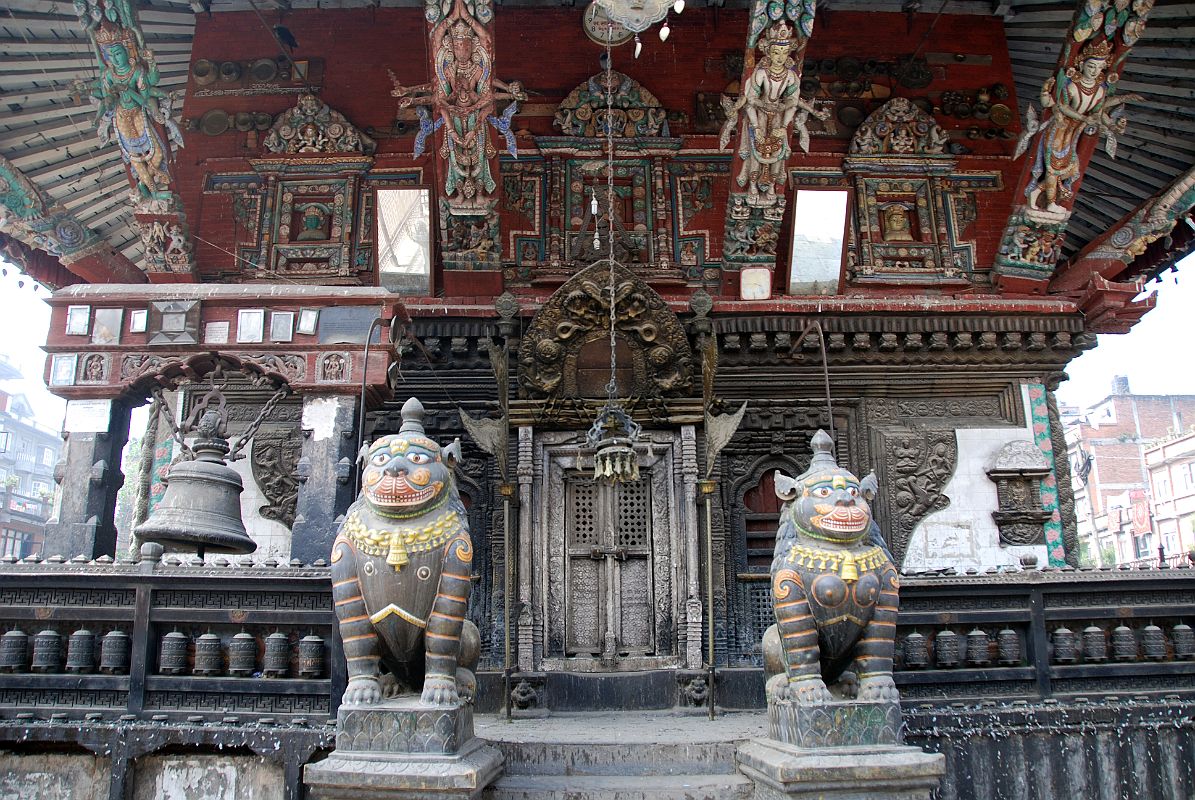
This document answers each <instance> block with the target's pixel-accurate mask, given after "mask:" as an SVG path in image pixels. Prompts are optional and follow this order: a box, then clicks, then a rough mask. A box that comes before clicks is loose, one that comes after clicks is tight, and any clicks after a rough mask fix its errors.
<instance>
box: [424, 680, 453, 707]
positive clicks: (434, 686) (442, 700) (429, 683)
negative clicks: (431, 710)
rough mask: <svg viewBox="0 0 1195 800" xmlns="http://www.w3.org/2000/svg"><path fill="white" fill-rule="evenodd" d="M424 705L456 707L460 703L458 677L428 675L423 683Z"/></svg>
mask: <svg viewBox="0 0 1195 800" xmlns="http://www.w3.org/2000/svg"><path fill="white" fill-rule="evenodd" d="M421 700H422V702H423V704H424V705H427V706H454V705H457V704H458V703H460V701H461V697H460V693H459V692H457V689H456V677H455V676H453V677H449V676H447V675H428V676H427V677H426V678H425V679H424V681H423V697H422V698H421Z"/></svg>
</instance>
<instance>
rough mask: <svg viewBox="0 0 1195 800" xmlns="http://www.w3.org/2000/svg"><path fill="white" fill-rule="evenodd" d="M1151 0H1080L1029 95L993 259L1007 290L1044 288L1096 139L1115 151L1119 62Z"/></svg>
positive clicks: (1121, 120)
mask: <svg viewBox="0 0 1195 800" xmlns="http://www.w3.org/2000/svg"><path fill="white" fill-rule="evenodd" d="M1152 5H1153V4H1152V3H1127V2H1123V0H1079V2H1078V3H1077V4H1076V10H1075V14H1074V17H1073V18H1072V20H1071V25H1070V28H1069V29H1068V30H1067V34H1066V41H1065V43H1064V44H1063V47H1062V52H1061V54H1060V55H1059V58H1058V66H1057V68H1056V70H1055V71H1054V74H1053V75H1052V76H1051V77H1050V78H1049V79H1047V80H1046V82H1045V84H1043V86H1042V90H1041V95H1040V98H1039V102H1040V103H1041V111H1040V113H1039V112H1038V110H1037V109H1036V108H1035V107H1034V105H1033V104H1032V103H1030V105H1029V108H1028V111H1027V113H1026V122H1025V130H1024V133H1023V134H1022V136H1021V141H1020V142H1019V143H1018V144H1017V155H1020V154H1021V153H1023V152H1026V151H1028V153H1029V158H1028V159H1027V160H1026V163H1025V166H1024V169H1023V172H1022V174H1021V179H1020V181H1019V182H1018V184H1017V190H1016V192H1015V193H1014V195H1013V197H1014V198H1016V200H1017V205H1015V206H1014V207H1013V210H1012V214H1011V215H1010V216H1009V218H1008V224H1007V225H1006V227H1005V229H1004V238H1003V240H1002V241H1001V244H1000V250H999V253H998V254H997V256H996V262H995V265H994V278H995V282H996V285H997V286H999V287H1000V288H1001V289H1003V290H1005V291H1012V292H1028V293H1034V294H1040V293H1043V292H1045V291H1046V290H1047V287H1048V285H1049V281H1050V277H1051V275H1052V274H1053V272H1054V266H1055V264H1056V263H1057V262H1058V258H1059V256H1060V255H1061V253H1062V244H1063V241H1064V239H1065V235H1066V226H1067V223H1068V222H1069V221H1070V216H1071V211H1072V209H1073V208H1074V204H1075V197H1076V195H1077V194H1078V191H1079V184H1080V182H1081V181H1082V178H1083V173H1084V171H1085V170H1086V169H1087V164H1088V162H1089V161H1090V160H1091V154H1092V153H1093V152H1094V150H1095V147H1096V144H1097V143H1098V140H1099V139H1100V138H1101V137H1102V138H1103V139H1104V143H1105V144H1104V147H1105V150H1106V152H1107V153H1108V155H1109V156H1111V157H1114V156H1115V155H1116V136H1117V134H1120V133H1123V132H1124V130H1125V127H1126V126H1127V124H1128V117H1127V116H1126V115H1125V111H1126V106H1127V104H1128V103H1130V102H1132V101H1135V100H1139V99H1140V97H1139V96H1138V95H1135V94H1124V93H1117V91H1116V84H1117V81H1118V80H1119V79H1120V71H1121V67H1122V66H1123V65H1124V61H1125V59H1126V58H1127V57H1128V55H1129V50H1130V49H1131V48H1132V46H1133V45H1134V44H1135V43H1136V42H1137V40H1138V39H1139V38H1140V37H1141V34H1142V32H1143V31H1144V29H1145V20H1146V15H1147V14H1148V13H1149V9H1150V7H1151V6H1152Z"/></svg>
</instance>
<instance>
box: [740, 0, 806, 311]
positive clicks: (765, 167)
mask: <svg viewBox="0 0 1195 800" xmlns="http://www.w3.org/2000/svg"><path fill="white" fill-rule="evenodd" d="M816 10H817V2H816V0H800V1H799V2H788V3H784V2H778V0H755V2H754V3H753V5H752V8H751V16H750V19H749V23H748V25H749V29H748V32H747V49H746V54H745V56H744V59H743V76H742V80H741V82H740V85H741V86H742V87H743V90H742V93H741V94H740V95H739V97H738V98H737V100H732V99H731V98H729V97H723V98H722V105H723V107H724V108H725V109H726V117H727V119H726V125H725V126H724V127H723V129H722V138H721V141H720V145H721V146H722V147H726V146H727V144H729V143H730V141H731V139H732V138H733V139H734V141H735V153H734V165H733V167H732V169H731V178H732V181H733V183H732V184H731V192H730V197H729V199H728V201H727V203H726V236H725V238H724V240H723V241H724V243H723V251H722V252H723V254H722V263H723V269H725V270H726V271H727V272H728V273H738V283H739V293H740V295H741V296H742V297H743V298H744V299H750V300H766V299H767V298H768V297H770V296H771V294H772V284H773V282H774V281H773V277H774V273H775V271H776V251H777V246H778V245H779V241H780V226H781V221H782V220H783V219H784V207H785V203H786V189H787V186H788V163H789V160H790V158H791V156H792V153H793V142H792V137H793V135H794V134H795V135H796V137H797V145H798V146H799V147H800V148H801V149H802V150H805V151H808V149H809V132H808V130H807V129H806V127H805V125H806V121H807V120H808V118H809V115H810V114H814V115H815V116H818V117H821V116H822V115H823V113H825V112H822V111H821V110H819V109H816V108H815V107H814V105H813V104H812V103H811V102H808V101H805V100H802V99H801V69H802V66H803V63H804V60H805V47H806V46H807V45H808V44H809V37H810V35H812V33H813V17H814V12H815V11H816ZM736 129H737V130H736Z"/></svg>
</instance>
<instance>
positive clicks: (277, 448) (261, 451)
mask: <svg viewBox="0 0 1195 800" xmlns="http://www.w3.org/2000/svg"><path fill="white" fill-rule="evenodd" d="M295 433H296V432H295V431H294V430H291V429H287V428H262V429H260V430H259V431H258V432H257V434H256V435H255V436H254V437H253V450H252V457H251V460H250V463H251V464H252V467H253V480H255V481H256V482H257V485H258V487H259V488H260V489H261V492H262V494H264V495H265V496H266V499H267V500H269V503H267V504H266V505H263V506H261V507H260V508H258V513H260V514H261V516H262V517H264V518H265V519H272V520H275V521H277V522H281V523H282V524H283V525H285V526H286V527H288V528H289V527H291V526H292V525H294V523H295V505H296V503H297V502H298V499H299V481H298V478H297V477H296V467H297V466H298V463H299V456H300V454H301V452H302V449H303V440H302V438H300V437H299V436H296V435H295Z"/></svg>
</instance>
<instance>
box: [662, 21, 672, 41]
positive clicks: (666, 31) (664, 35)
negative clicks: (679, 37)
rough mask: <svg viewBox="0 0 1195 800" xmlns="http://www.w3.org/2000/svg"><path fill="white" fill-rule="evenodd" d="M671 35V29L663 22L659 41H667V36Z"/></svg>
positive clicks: (666, 22)
mask: <svg viewBox="0 0 1195 800" xmlns="http://www.w3.org/2000/svg"><path fill="white" fill-rule="evenodd" d="M670 33H672V29H671V28H669V27H668V21H667V20H665V21H664V26H663V27H662V28H660V41H661V42H666V41H668V34H670Z"/></svg>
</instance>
